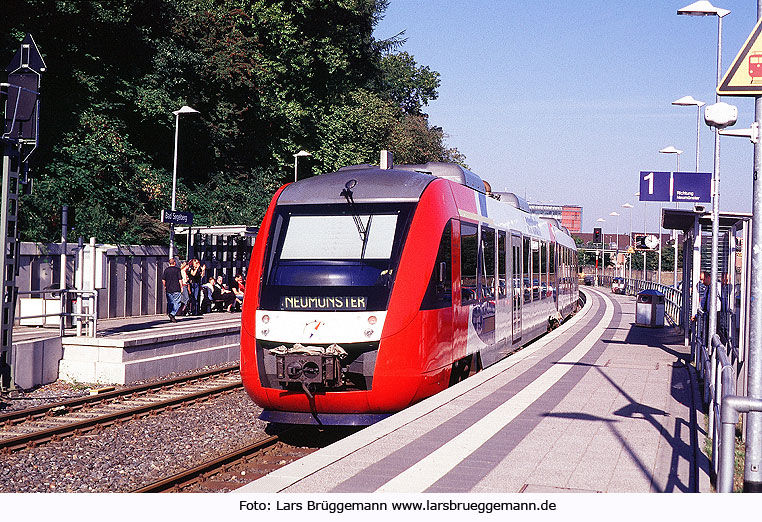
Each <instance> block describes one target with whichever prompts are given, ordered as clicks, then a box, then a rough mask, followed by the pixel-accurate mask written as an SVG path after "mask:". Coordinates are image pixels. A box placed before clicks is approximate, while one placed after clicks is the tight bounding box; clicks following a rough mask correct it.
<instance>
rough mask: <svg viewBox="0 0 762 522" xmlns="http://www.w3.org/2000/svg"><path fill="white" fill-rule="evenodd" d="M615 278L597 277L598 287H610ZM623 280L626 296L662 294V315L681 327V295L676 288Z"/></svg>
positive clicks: (636, 280) (648, 282) (641, 281)
mask: <svg viewBox="0 0 762 522" xmlns="http://www.w3.org/2000/svg"><path fill="white" fill-rule="evenodd" d="M615 277H617V276H609V275H606V276H604V275H599V276H598V285H599V286H607V287H609V288H610V287H611V282H612V280H613V279H614V278H615ZM623 279H624V290H625V294H627V295H637V294H638V293H639V292H642V291H643V290H657V291H659V292H661V293H662V294H664V313H665V314H666V315H667V317H668V318H669V320H670V321H672V324H674V325H675V326H681V325H682V319H681V315H682V309H683V293H682V290H678V289H677V288H674V287H671V286H667V285H662V284H659V283H655V282H653V281H643V280H642V279H629V278H626V277H625V278H623Z"/></svg>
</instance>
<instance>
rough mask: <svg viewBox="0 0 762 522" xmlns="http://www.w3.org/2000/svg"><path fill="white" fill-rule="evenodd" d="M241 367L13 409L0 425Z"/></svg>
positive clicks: (220, 373)
mask: <svg viewBox="0 0 762 522" xmlns="http://www.w3.org/2000/svg"><path fill="white" fill-rule="evenodd" d="M239 369H240V365H235V366H228V367H226V368H217V369H215V370H207V371H205V372H200V373H195V374H192V375H184V376H182V377H174V378H172V379H165V380H162V381H157V382H154V383H150V384H139V385H136V386H129V387H126V388H122V389H121V390H114V391H109V392H104V393H99V394H97V395H85V396H82V397H77V398H74V399H68V400H65V401H61V402H55V403H50V404H45V405H42V406H35V407H32V408H26V409H23V410H18V411H12V412H8V413H3V414H0V425H8V424H11V423H13V421H24V420H31V419H33V418H35V417H44V416H46V415H50V414H52V413H53V410H55V411H56V412H59V411H61V408H64V409H65V410H67V411H72V410H73V409H76V408H78V407H82V406H84V405H86V404H91V403H97V402H102V401H107V400H109V399H116V398H121V397H129V396H130V395H136V394H141V393H147V392H150V391H152V390H160V389H162V388H165V387H168V386H175V385H177V384H184V383H189V382H192V381H196V380H204V379H208V378H211V377H216V376H220V375H225V374H226V373H233V372H236V371H238V370H239Z"/></svg>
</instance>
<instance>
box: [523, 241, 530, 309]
mask: <svg viewBox="0 0 762 522" xmlns="http://www.w3.org/2000/svg"><path fill="white" fill-rule="evenodd" d="M530 244H531V242H530V240H529V238H528V237H525V238H524V302H525V303H531V302H532V281H531V280H532V263H531V260H532V248H531V246H530Z"/></svg>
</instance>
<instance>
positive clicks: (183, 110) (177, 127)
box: [169, 105, 198, 259]
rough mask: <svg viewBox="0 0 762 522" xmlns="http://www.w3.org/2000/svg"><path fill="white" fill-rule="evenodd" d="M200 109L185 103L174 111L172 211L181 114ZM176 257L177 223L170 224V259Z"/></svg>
mask: <svg viewBox="0 0 762 522" xmlns="http://www.w3.org/2000/svg"><path fill="white" fill-rule="evenodd" d="M197 112H198V111H197V110H196V109H194V108H192V107H188V106H187V105H183V106H182V107H180V108H179V109H178V110H176V111H172V114H174V115H175V157H174V167H173V168H172V211H173V212H174V211H175V210H177V209H176V208H175V195H176V193H177V139H178V137H179V135H180V115H181V114H193V113H197ZM173 257H175V224H174V223H170V224H169V259H172V258H173Z"/></svg>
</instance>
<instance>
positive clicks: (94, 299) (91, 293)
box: [16, 288, 98, 337]
mask: <svg viewBox="0 0 762 522" xmlns="http://www.w3.org/2000/svg"><path fill="white" fill-rule="evenodd" d="M18 295H19V296H26V295H28V296H40V297H39V299H40V300H42V301H56V300H57V301H59V303H60V308H59V310H60V311H58V312H53V313H44V314H32V315H20V314H17V316H16V319H18V320H19V321H21V320H25V319H47V318H49V317H55V318H58V320H59V334H60V335H61V337H63V336H64V335H65V334H66V322H67V321H66V319H71V322H72V324H75V326H76V335H77V336H82V332H83V330H84V331H85V332H86V335H87V336H88V337H95V335H96V332H97V326H98V290H72V289H68V288H66V289H60V288H54V289H48V290H31V291H26V292H21V291H20V292H18ZM47 295H50V298H49V299H47V298H46V296H47ZM72 297H74V298H76V299H72ZM70 303H71V306H68V305H69V304H70ZM17 309H18V308H17ZM69 309H71V310H72V311H70V312H69V311H68V310H69ZM85 310H86V311H85Z"/></svg>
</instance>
